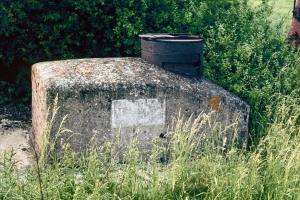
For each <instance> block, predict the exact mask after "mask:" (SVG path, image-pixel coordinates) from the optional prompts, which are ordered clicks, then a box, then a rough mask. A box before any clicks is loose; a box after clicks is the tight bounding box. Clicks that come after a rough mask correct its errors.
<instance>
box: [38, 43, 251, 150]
mask: <svg viewBox="0 0 300 200" xmlns="http://www.w3.org/2000/svg"><path fill="white" fill-rule="evenodd" d="M196 48H197V46H196ZM200 50H201V52H200V53H201V55H202V49H200ZM147 55H148V54H147ZM175 56H176V54H175ZM200 58H201V57H199V59H200ZM201 59H202V58H201ZM150 62H151V60H150ZM184 63H185V62H184ZM197 63H198V64H197V65H196V66H193V67H192V68H191V70H188V71H185V72H188V73H184V75H181V74H178V73H173V72H170V71H168V70H166V69H163V68H162V67H159V66H157V65H154V64H151V63H149V62H147V61H145V60H143V59H141V58H93V59H75V60H62V61H53V62H41V63H37V64H35V65H33V67H32V92H33V94H32V125H33V134H34V136H35V140H36V143H37V145H38V146H39V147H41V146H42V145H41V144H42V138H43V134H44V129H45V126H46V124H47V109H48V107H49V106H50V104H51V103H52V102H53V100H54V98H55V97H56V95H57V94H58V95H59V98H60V103H59V106H60V112H59V113H58V114H57V116H56V121H57V124H56V125H55V126H54V127H53V129H52V131H53V132H54V133H55V132H56V131H57V129H58V127H59V125H58V123H59V122H60V121H61V120H62V119H63V117H64V116H65V115H68V119H67V121H66V123H65V125H64V126H65V127H66V128H68V129H70V130H72V131H73V133H72V134H73V135H72V137H69V136H66V137H64V136H62V138H61V139H62V140H64V141H66V139H68V140H67V141H66V142H68V143H69V144H70V145H71V147H72V149H73V150H75V151H76V152H80V151H83V150H84V149H86V148H88V147H90V144H91V142H92V143H93V144H94V145H96V146H101V145H103V144H104V143H105V142H107V141H111V140H112V139H113V137H114V136H115V135H116V134H119V136H120V140H121V144H122V146H126V145H127V143H128V142H130V140H131V139H132V137H133V136H134V135H135V134H136V133H137V132H138V134H137V139H138V142H139V144H140V149H141V151H142V152H143V153H148V152H149V151H150V149H151V143H152V140H153V139H154V138H156V137H159V136H161V135H162V134H163V133H164V132H165V131H166V129H167V127H168V126H170V125H171V123H172V120H173V118H174V116H176V115H177V114H178V112H179V111H180V110H181V111H182V112H183V114H185V115H186V116H189V115H191V114H194V115H195V116H197V115H198V114H199V113H201V112H206V113H208V112H211V111H214V112H215V118H216V119H217V120H219V121H220V122H221V123H222V124H224V125H226V124H230V123H233V122H234V121H235V120H237V121H238V137H239V139H240V140H246V139H247V138H248V119H249V106H248V105H247V104H246V103H245V102H244V101H242V100H241V99H240V98H238V97H236V96H235V95H233V94H231V93H229V92H228V91H226V90H224V89H223V88H221V87H219V86H217V85H215V84H213V83H212V82H210V81H208V80H207V79H205V78H203V77H199V76H195V73H194V72H195V71H198V70H199V69H200V67H201V65H202V61H200V60H199V62H197ZM185 64H186V63H185ZM180 67H181V66H180ZM179 69H180V68H179ZM171 71H173V70H171ZM190 72H191V73H190ZM186 75H188V76H186ZM190 75H192V76H190ZM58 143H59V142H58Z"/></svg>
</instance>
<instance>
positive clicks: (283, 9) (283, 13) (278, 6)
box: [249, 0, 294, 23]
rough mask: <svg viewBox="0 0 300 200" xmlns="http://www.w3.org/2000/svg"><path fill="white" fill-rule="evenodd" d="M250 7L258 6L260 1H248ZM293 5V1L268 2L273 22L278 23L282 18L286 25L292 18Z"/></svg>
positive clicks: (278, 0)
mask: <svg viewBox="0 0 300 200" xmlns="http://www.w3.org/2000/svg"><path fill="white" fill-rule="evenodd" d="M249 2H250V4H251V5H253V6H258V5H259V4H260V3H261V2H262V1H261V0H250V1H249ZM293 3H294V0H270V5H272V6H273V9H274V14H273V16H272V17H273V18H274V20H276V21H278V20H281V19H282V18H284V19H285V20H286V22H287V23H289V20H290V19H291V17H292V10H293Z"/></svg>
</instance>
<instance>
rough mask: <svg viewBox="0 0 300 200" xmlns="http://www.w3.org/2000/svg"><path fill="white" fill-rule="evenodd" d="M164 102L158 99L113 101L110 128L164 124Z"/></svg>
mask: <svg viewBox="0 0 300 200" xmlns="http://www.w3.org/2000/svg"><path fill="white" fill-rule="evenodd" d="M165 112H166V106H165V102H160V101H158V99H138V100H127V99H123V100H114V101H112V105H111V113H112V114H111V124H112V125H111V126H112V128H122V127H132V126H151V125H164V124H165Z"/></svg>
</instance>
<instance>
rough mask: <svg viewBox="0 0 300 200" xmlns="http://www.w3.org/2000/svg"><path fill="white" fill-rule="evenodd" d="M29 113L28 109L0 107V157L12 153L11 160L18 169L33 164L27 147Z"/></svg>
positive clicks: (29, 127) (12, 106)
mask: <svg viewBox="0 0 300 200" xmlns="http://www.w3.org/2000/svg"><path fill="white" fill-rule="evenodd" d="M28 113H30V111H29V109H28V108H20V107H19V108H17V106H15V105H6V106H0V157H1V156H3V154H4V153H5V152H6V153H8V154H10V153H11V152H13V153H14V154H13V159H14V161H15V162H16V165H17V166H18V167H20V168H24V167H28V166H30V165H31V164H32V163H33V162H32V161H33V156H32V155H33V154H32V151H31V148H30V145H29V136H30V134H31V123H30V120H29V119H30V115H28Z"/></svg>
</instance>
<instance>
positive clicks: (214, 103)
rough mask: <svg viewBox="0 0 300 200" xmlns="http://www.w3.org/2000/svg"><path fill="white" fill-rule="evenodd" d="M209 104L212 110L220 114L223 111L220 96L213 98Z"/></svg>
mask: <svg viewBox="0 0 300 200" xmlns="http://www.w3.org/2000/svg"><path fill="white" fill-rule="evenodd" d="M208 104H209V107H210V108H211V109H212V110H214V111H217V112H219V111H220V109H221V98H220V97H219V96H212V97H211V98H210V100H209V103H208Z"/></svg>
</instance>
